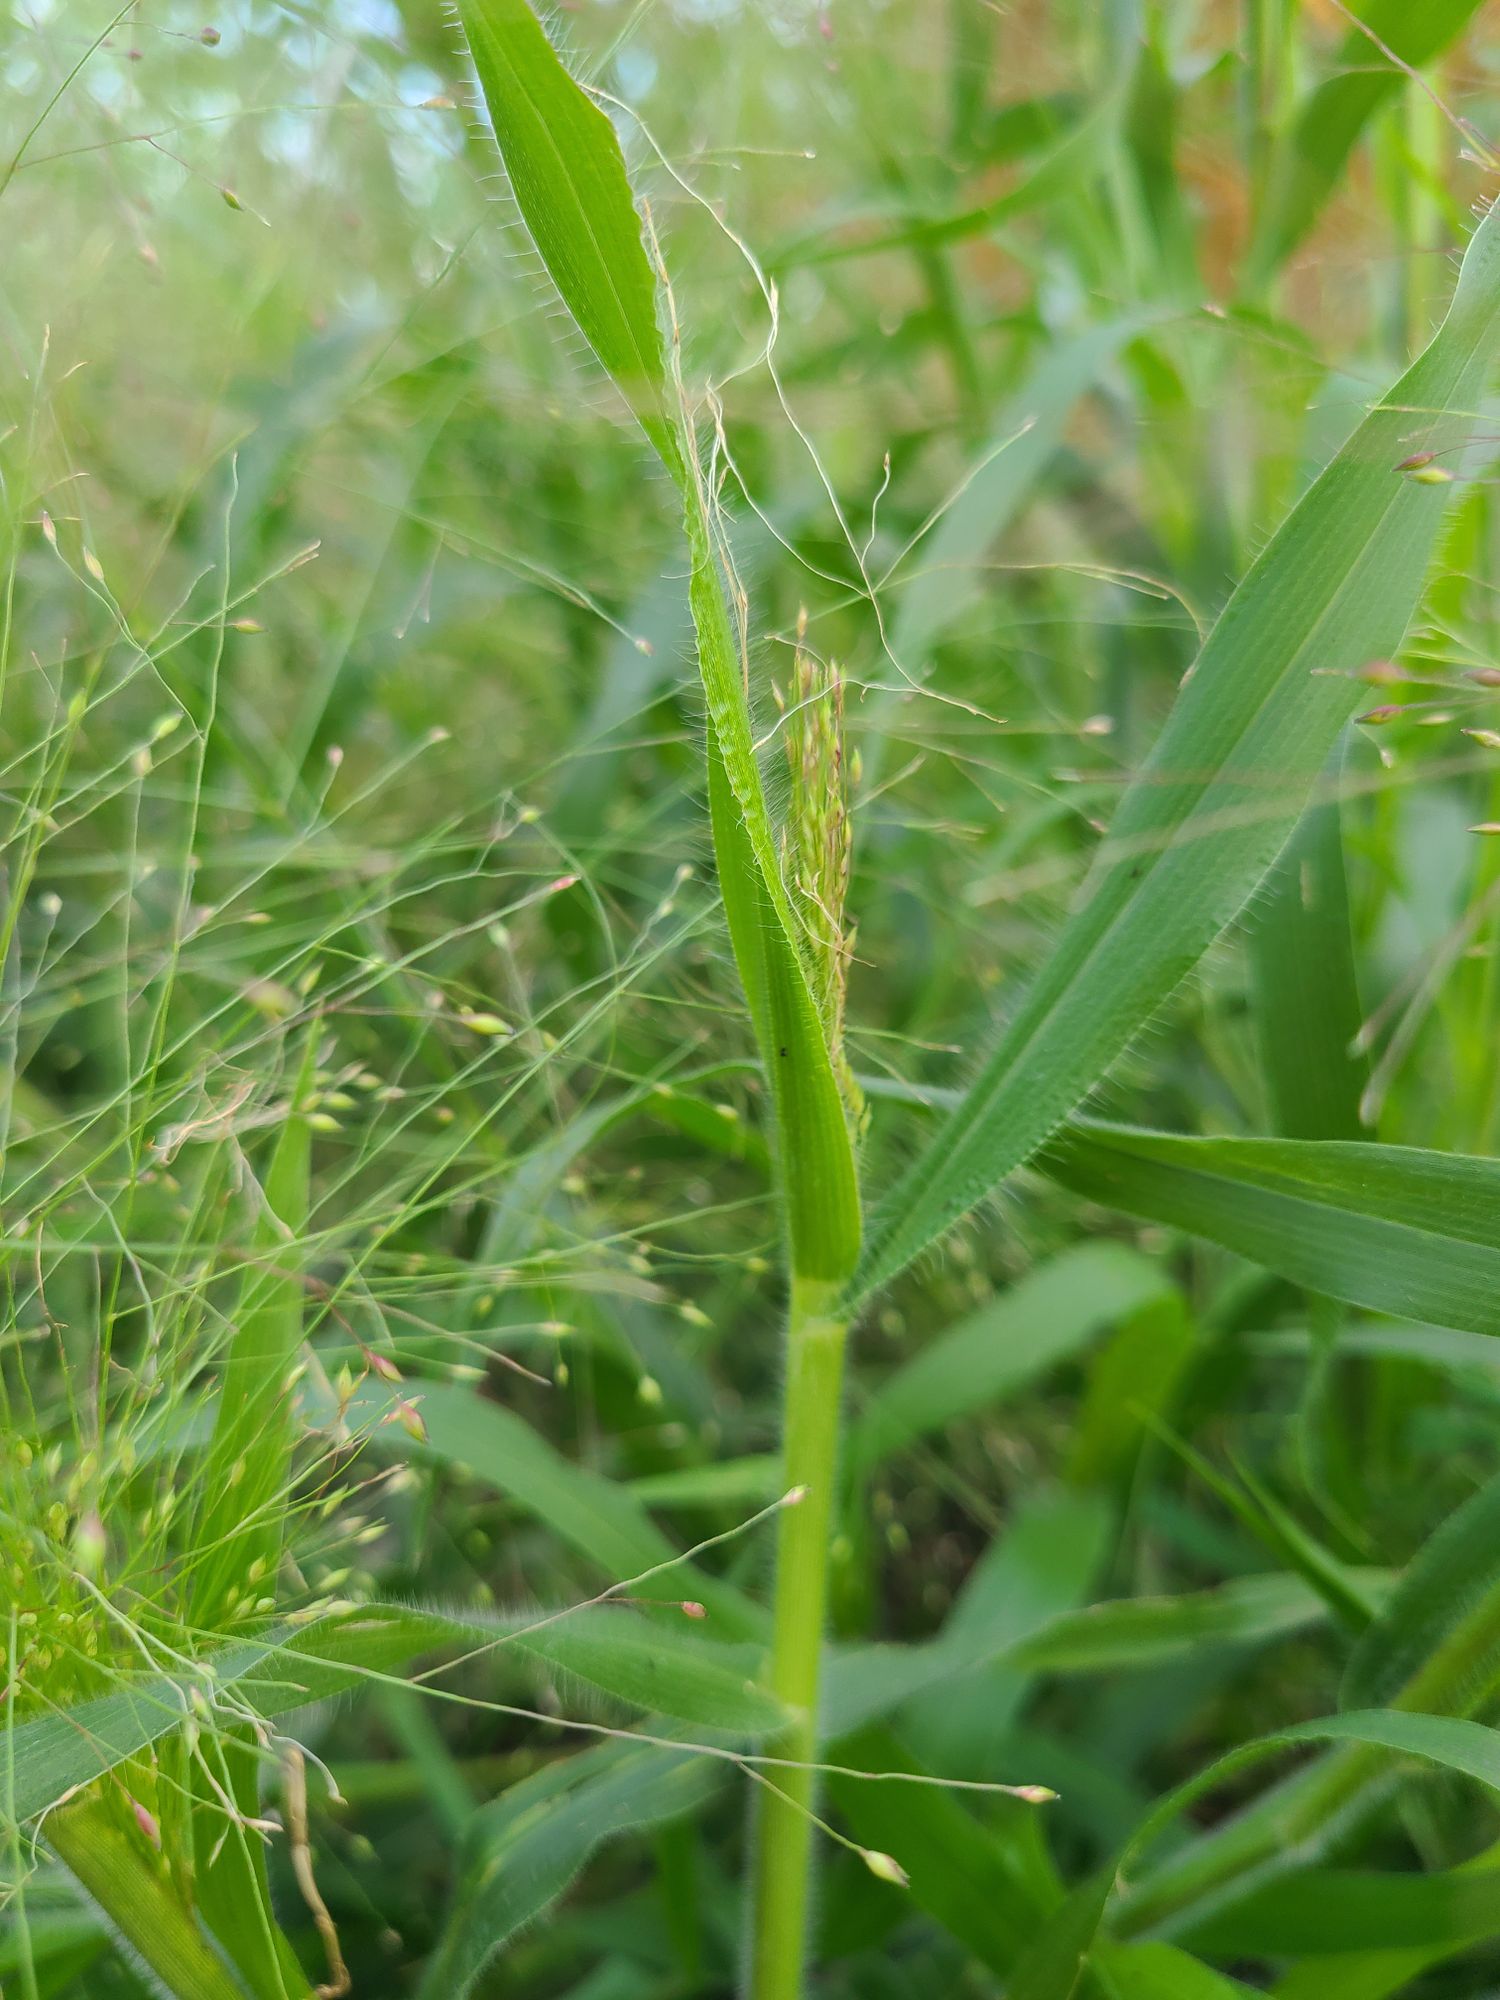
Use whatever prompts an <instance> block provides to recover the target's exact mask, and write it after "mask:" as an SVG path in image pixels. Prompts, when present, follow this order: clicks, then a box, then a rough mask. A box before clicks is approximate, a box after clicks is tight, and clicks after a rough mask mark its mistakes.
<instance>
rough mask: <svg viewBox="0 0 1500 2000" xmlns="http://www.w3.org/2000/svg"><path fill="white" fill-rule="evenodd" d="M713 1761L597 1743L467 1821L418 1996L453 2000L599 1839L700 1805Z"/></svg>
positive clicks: (716, 1779) (712, 1784) (709, 1789)
mask: <svg viewBox="0 0 1500 2000" xmlns="http://www.w3.org/2000/svg"><path fill="white" fill-rule="evenodd" d="M722 1768H723V1767H722V1766H721V1765H719V1764H717V1763H716V1762H714V1761H713V1760H711V1759H709V1758H705V1757H695V1756H693V1755H692V1754H691V1753H690V1752H677V1751H672V1750H660V1749H654V1748H649V1749H648V1748H645V1747H639V1748H637V1747H634V1746H627V1745H623V1744H619V1743H607V1744H603V1745H601V1746H600V1748H598V1749H597V1750H590V1751H587V1752H585V1753H584V1754H583V1755H582V1756H579V1757H569V1758H567V1759H566V1760H565V1761H564V1762H562V1763H559V1764H554V1765H552V1766H551V1767H550V1768H549V1769H547V1770H544V1771H539V1772H538V1773H537V1774H536V1776H535V1777H531V1778H526V1779H523V1780H522V1782H521V1783H520V1784H518V1785H512V1786H511V1788H510V1790H509V1791H508V1792H507V1793H506V1794H505V1796H504V1798H502V1799H500V1800H499V1801H498V1802H497V1803H496V1804H495V1805H493V1806H490V1807H487V1808H485V1809H484V1810H482V1811H481V1812H479V1813H477V1814H476V1815H475V1817H474V1820H473V1822H472V1824H471V1828H470V1833H469V1838H468V1842H467V1847H466V1853H465V1861H464V1872H463V1875H462V1877H461V1879H460V1882H459V1887H458V1893H457V1895H456V1897H455V1900H454V1906H453V1911H452V1914H451V1916H450V1918H449V1921H448V1924H447V1927H446V1929H445V1930H444V1932H443V1935H442V1937H441V1939H440V1941H439V1944H438V1947H437V1950H436V1951H435V1952H434V1953H433V1955H432V1957H431V1959H430V1960H429V1961H428V1967H427V1975H426V1978H425V1979H424V1981H423V1983H422V1985H421V1987H420V1989H419V2000H462V1996H463V1995H465V1994H468V1993H470V1992H472V1991H473V1990H474V1986H475V1982H476V1981H477V1980H478V1979H479V1978H480V1976H481V1974H482V1973H483V1971H484V1969H485V1967H486V1966H487V1965H488V1964H489V1962H490V1960H491V1959H492V1958H493V1957H494V1955H495V1953H496V1952H497V1951H499V1950H500V1949H501V1948H502V1946H503V1945H504V1944H505V1943H506V1942H507V1940H508V1939H510V1938H511V1937H513V1936H514V1935H515V1933H516V1932H517V1931H518V1930H519V1929H520V1928H521V1927H522V1926H523V1925H524V1924H529V1923H533V1922H535V1920H536V1919H537V1918H538V1917H539V1916H541V1915H542V1914H543V1912H544V1911H545V1910H547V1909H548V1908H549V1907H550V1906H551V1905H552V1904H553V1903H555V1902H556V1900H557V1899H558V1897H559V1896H561V1895H562V1894H563V1893H564V1891H565V1890H566V1889H567V1888H568V1886H569V1884H570V1883H571V1882H572V1881H573V1879H574V1877H575V1876H576V1875H577V1874H578V1873H579V1871H580V1869H582V1867H583V1866H584V1864H585V1862H586V1861H587V1860H588V1858H589V1856H590V1855H591V1854H593V1853H594V1851H595V1849H596V1848H598V1847H600V1846H601V1845H602V1844H603V1843H604V1842H605V1841H606V1840H611V1839H616V1838H618V1837H619V1836H620V1835H621V1834H624V1833H629V1832H632V1831H635V1830H639V1829H643V1828H647V1827H656V1826H662V1825H665V1824H667V1823H668V1822H669V1821H671V1820H674V1819H677V1818H679V1817H681V1815H682V1814H684V1813H687V1812H692V1811H694V1810H696V1809H697V1808H699V1807H701V1806H702V1805H704V1804H705V1803H706V1802H707V1801H708V1800H709V1799H710V1798H711V1797H712V1795H713V1793H714V1792H715V1790H716V1789H717V1787H718V1785H719V1783H720V1782H721V1778H722Z"/></svg>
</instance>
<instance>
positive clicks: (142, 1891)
mask: <svg viewBox="0 0 1500 2000" xmlns="http://www.w3.org/2000/svg"><path fill="white" fill-rule="evenodd" d="M47 1840H48V1844H49V1845H50V1846H51V1848H52V1849H53V1851H54V1853H56V1854H57V1855H58V1856H59V1857H60V1859H61V1860H62V1862H63V1863H64V1865H65V1866H66V1868H67V1869H68V1871H69V1873H70V1874H71V1875H72V1876H73V1877H74V1878H75V1880H76V1881H77V1882H78V1883H79V1884H80V1886H81V1887H82V1888H83V1889H84V1891H85V1892H86V1893H87V1895H88V1896H89V1898H90V1899H91V1901H93V1902H94V1903H95V1904H97V1905H98V1907H99V1909H100V1910H102V1911H103V1912H104V1915H105V1916H106V1918H107V1919H108V1921H109V1923H110V1924H111V1925H112V1927H113V1928H114V1929H115V1930H116V1931H117V1932H118V1933H119V1935H120V1936H121V1937H122V1938H124V1939H125V1941H126V1943H127V1944H128V1945H129V1946H130V1947H131V1949H132V1950H133V1951H135V1952H136V1953H138V1954H139V1956H140V1958H141V1960H142V1962H143V1963H144V1964H145V1965H147V1966H148V1967H149V1968H150V1970H151V1972H152V1974H153V1975H154V1977H155V1979H156V1980H157V1981H159V1982H160V1990H161V1991H162V1992H164V1993H169V1994H171V1995H172V2000H245V1993H244V1989H243V1987H241V1986H240V1984H239V1982H238V1981H237V1980H236V1979H234V1978H233V1977H232V1976H231V1974H230V1972H229V1970H228V1968H227V1967H226V1966H225V1964H224V1962H223V1960H222V1959H220V1958H219V1956H218V1954H217V1953H216V1952H215V1951H214V1949H213V1947H212V1945H211V1944H210V1943H209V1942H208V1940H207V1938H206V1937H205V1936H204V1935H203V1932H202V1931H201V1930H200V1929H199V1927H198V1925H197V1923H196V1922H195V1921H194V1918H193V1915H192V1912H191V1911H190V1910H189V1909H188V1908H187V1907H186V1906H185V1905H184V1904H183V1902H182V1900H181V1899H180V1897H178V1896H177V1895H176V1894H175V1892H174V1891H173V1889H172V1886H171V1884H170V1883H169V1882H168V1880H167V1879H166V1875H165V1871H164V1869H163V1868H162V1866H161V1864H160V1862H159V1861H158V1859H157V1857H156V1856H155V1855H154V1854H153V1853H152V1852H151V1850H150V1849H149V1848H148V1847H147V1845H146V1838H145V1835H144V1834H142V1833H140V1832H139V1831H138V1830H136V1829H135V1828H134V1827H133V1825H132V1824H127V1821H126V1817H125V1808H124V1807H123V1802H122V1803H119V1804H117V1803H116V1802H115V1801H113V1800H99V1799H87V1800H81V1801H80V1802H78V1803H77V1804H75V1805H71V1806H67V1807H64V1809H63V1810H62V1811H61V1812H58V1813H54V1814H53V1815H52V1817H51V1818H50V1819H49V1820H48V1822H47ZM307 1990H308V1989H307V1987H306V1985H305V1983H304V1985H303V1987H302V1989H301V1991H302V1992H306V1991H307Z"/></svg>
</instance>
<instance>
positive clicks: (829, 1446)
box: [749, 1280, 847, 2000]
mask: <svg viewBox="0 0 1500 2000" xmlns="http://www.w3.org/2000/svg"><path fill="white" fill-rule="evenodd" d="M836 1291H837V1287H835V1286H831V1285H822V1284H816V1283H810V1282H807V1281H805V1280H794V1281H793V1284H792V1300H791V1311H790V1314H789V1317H788V1324H787V1376H786V1396H785V1402H784V1406H783V1438H784V1445H783V1467H784V1470H785V1474H786V1478H787V1480H788V1483H789V1485H790V1487H791V1488H792V1490H793V1491H798V1490H799V1489H800V1493H801V1497H800V1499H799V1500H798V1502H797V1504H796V1505H795V1506H789V1507H784V1508H783V1509H782V1511H781V1518H780V1528H779V1533H778V1536H777V1544H776V1595H775V1604H774V1609H773V1626H772V1641H771V1671H770V1682H771V1690H772V1692H773V1693H774V1694H775V1695H777V1696H778V1697H779V1698H780V1699H781V1700H782V1701H783V1702H784V1703H785V1704H786V1706H787V1707H788V1708H789V1709H790V1710H791V1711H792V1714H793V1716H794V1718H795V1719H794V1721H793V1722H792V1724H791V1727H790V1728H789V1729H788V1730H787V1731H786V1732H785V1734H784V1735H783V1736H782V1738H781V1740H780V1742H779V1743H778V1744H777V1746H776V1751H775V1754H776V1755H777V1756H780V1757H785V1758H788V1759H790V1760H792V1761H793V1762H794V1763H795V1764H796V1765H800V1766H802V1767H804V1768H801V1769H791V1770H783V1771H778V1773H777V1776H776V1782H775V1784H774V1786H767V1787H766V1788H765V1789H764V1791H763V1793H762V1797H761V1803H760V1808H759V1812H758V1814H757V1819H756V1831H755V1856H754V1882H753V1896H754V1903H753V1917H752V1925H751V1945H750V1969H749V1990H750V1994H751V1996H752V2000H797V1996H798V1995H799V1994H800V1993H801V1991H802V1969H803V1962H804V1957H805V1949H806V1937H807V1912H808V1903H809V1899H810V1888H811V1878H812V1836H813V1821H812V1818H811V1814H812V1812H813V1810H814V1807H815V1800H816V1778H815V1776H814V1774H813V1772H812V1771H811V1769H809V1768H806V1767H808V1766H810V1765H811V1764H812V1763H813V1762H814V1761H815V1759H816V1757H817V1751H818V1695H819V1678H820V1665H821V1659H822V1650H823V1625H824V1619H825V1615H826V1610H827V1602H828V1538H829V1534H830V1532H831V1530H832V1524H833V1499H834V1490H835V1488H834V1481H835V1478H836V1476H837V1469H838V1449H839V1428H840V1424H839V1417H840V1406H841V1402H842V1395H843V1376H844V1341H845V1335H846V1332H847V1322H846V1321H844V1320H843V1319H840V1318H837V1317H835V1316H833V1315H832V1314H831V1313H830V1312H829V1310H828V1308H829V1307H830V1306H831V1305H832V1304H833V1303H834V1298H835V1295H836Z"/></svg>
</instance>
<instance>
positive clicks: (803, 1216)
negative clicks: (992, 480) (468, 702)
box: [459, 0, 860, 1286]
mask: <svg viewBox="0 0 1500 2000" xmlns="http://www.w3.org/2000/svg"><path fill="white" fill-rule="evenodd" d="M459 16H460V19H461V20H462V22H463V25H464V29H465V32H466V34H467V36H468V39H469V47H470V51H471V53H472V55H473V58H474V64H475V68H476V70H477V72H478V75H479V81H480V85H481V88H482V90H483V92H484V97H485V101H486V103H487V104H488V106H489V110H490V116H491V119H492V122H493V124H494V130H495V138H496V140H497V142H498V144H499V147H500V154H501V158H502V160H503V161H504V164H505V169H506V172H507V173H508V175H509V176H510V182H511V187H512V190H513V192H514V194H515V197H516V203H517V206H518V207H519V208H520V211H521V214H522V217H523V219H524V220H525V223H526V226H527V228H528V229H529V230H530V232H531V236H532V239H533V241H534V242H535V244H536V247H537V249H538V251H539V252H540V253H541V257H542V262H543V264H544V265H545V266H546V269H547V274H548V276H549V277H550V278H551V280H552V282H553V284H554V285H555V286H556V288H557V291H558V293H559V295H560V296H561V298H562V301H563V303H564V305H566V307H567V308H568V310H569V312H570V313H571V314H572V316H573V318H574V319H575V320H576V321H577V323H578V325H579V327H580V328H581V329H582V331H583V333H584V335H585V336H586V338H587V339H588V342H589V344H590V346H591V347H592V348H593V350H594V352H595V354H596V355H597V356H598V357H599V360H600V361H601V362H602V363H603V365H604V367H605V368H606V369H607V370H608V371H609V373H610V374H611V375H612V376H613V377H614V379H615V381H616V382H617V383H618V385H619V387H620V388H621V390H622V392H623V393H624V395H625V397H626V399H627V401H628V402H629V404H630V407H631V409H632V410H633V411H634V413H635V415H636V417H637V419H638V420H639V422H640V424H641V427H642V429H643V430H644V431H645V432H646V435H647V437H648V438H649V439H650V440H651V442H652V444H653V445H654V446H655V448H656V450H657V452H658V453H659V454H660V456H661V459H662V461H663V463H664V464H665V465H666V467H667V470H668V471H669V472H670V473H671V475H672V478H673V480H674V482H675V483H676V485H677V487H678V488H679V490H680V492H681V495H682V501H683V509H684V532H685V534H686V537H687V542H688V549H689V554H690V557H691V563H692V572H691V578H690V582H689V600H690V605H691V610H692V617H693V625H694V629H695V631H696V633H697V639H698V665H699V671H700V675H701V677H702V681H703V690H704V695H705V698H706V702H707V707H708V716H709V736H708V791H709V812H710V819H711V822H712V826H713V836H714V852H715V857H716V860H717V862H718V870H719V880H720V884H721V887H722V890H723V896H724V909H725V915H726V917H727V919H728V923H729V932H730V938H731V941H732V943H733V946H734V954H735V960H736V963H737V965H738V967H739V973H740V978H741V981H742V982H743V984H744V988H745V993H746V998H747V1000H748V1002H749V1007H750V1013H751V1017H752V1020H753V1022H754V1026H755V1030H756V1036H757V1039H758V1041H759V1043H760V1049H761V1055H762V1058H763V1060H764V1063H765V1068H766V1073H767V1076H768V1078H769V1080H770V1085H771V1092H772V1099H773V1102H774V1105H775V1109H776V1121H777V1125H778V1128H779V1138H780V1155H779V1164H780V1170H781V1178H782V1183H783V1188H784V1193H785V1209H786V1219H787V1232H788V1237H789V1241H790V1249H791V1261H792V1270H793V1273H794V1275H795V1276H796V1277H798V1278H802V1279H806V1280H809V1281H811V1282H814V1283H819V1284H824V1285H834V1286H837V1285H841V1284H842V1283H844V1281H845V1280H846V1279H847V1278H848V1276H849V1274H850V1272H851V1271H852V1270H853V1268H854V1264H855V1261H856V1259H857V1257H858V1254H859V1243H860V1212H859V1193H858V1186H857V1182H856V1177H855V1169H854V1155H853V1146H852V1141H851V1138H850V1134H849V1130H848V1127H847V1123H846V1120H845V1116H844V1107H843V1101H842V1098H841V1096H840V1094H839V1089H838V1084H837V1081H836V1079H835V1076H834V1071H833V1065H832V1062H831V1060H830V1056H829V1043H828V1027H827V1024H826V1023H825V1022H823V1021H822V1019H821V1018H820V1015H819V1010H818V1006H817V1003H816V1001H815V999H814V997H813V990H812V987H811V984H810V982H809V978H808V972H807V967H806V965H805V963H804V960H803V938H804V932H805V926H804V924H803V923H802V921H801V920H800V918H799V917H798V914H797V912H796V911H795V910H794V908H793V906H792V903H791V900H790V898H789V896H788V894H787V891H786V888H785V886H784V884H783V882H782V878H781V869H780V863H779V859H778V855H777V846H776V839H775V835H774V831H773V829H772V824H771V817H770V814H769V812H768V811H767V808H766V800H765V793H764V790H763V787H762V784H761V776H760V768H759V765H758V763H757V761H756V755H755V746H754V739H753V735H752V732H751V727H750V710H749V703H748V700H747V697H746V692H745V683H744V679H743V662H742V659H741V653H740V646H739V643H738V641H737V638H736V634H735V628H734V625H733V623H732V621H731V619H730V614H729V607H728V604H727V602H726V599H725V585H726V579H725V573H724V564H723V561H722V555H721V547H720V542H719V538H718V530H717V526H716V515H715V510H714V507H713V505H712V502H711V499H710V496H709V494H708V493H707V491H706V489H705V487H704V483H703V478H702V473H701V470H700V467H699V464H698V451H697V441H696V438H695V436H694V434H693V427H692V423H691V420H690V418H689V417H688V415H687V413H686V410H685V407H684V405H683V401H682V398H681V395H680V392H679V390H678V387H677V383H676V381H675V379H674V374H673V369H672V367H671V366H669V363H668V356H667V351H666V348H665V346H664V343H663V340H662V336H661V332H660V328H659V326H658V323H657V317H656V276H655V272H654V270H653V268H652V264H651V261H650V259H649V258H648V256H647V253H646V248H645V245H644V243H643V241H642V237H641V221H640V217H639V215H638V214H637V212H636V209H635V205H634V201H633V198H632V195H631V189H630V183H629V180H628V178H627V176H626V172H625V163H624V158H623V156H622V154H621V151H620V145H619V141H618V139H617V138H616V136H615V131H614V127H613V126H612V125H611V124H610V121H609V119H608V117H607V116H606V115H605V113H604V112H603V110H601V109H600V107H599V106H597V105H596V104H594V103H593V102H592V101H591V100H590V99H589V98H588V97H587V96H586V95H585V93H584V92H583V91H582V90H581V89H580V88H579V86H578V84H577V83H575V82H574V80H573V78H572V77H571V76H570V75H569V74H568V71H567V70H566V68H565V67H564V65H563V63H562V62H561V60H560V59H559V57H558V55H557V53H556V51H555V50H554V49H553V47H552V44H551V43H550V42H549V41H548V39H547V36H546V35H545V33H544V32H543V30H542V28H541V25H540V23H539V22H538V21H537V18H536V16H535V15H534V14H533V13H532V11H531V8H530V7H529V6H528V5H527V4H526V0H461V4H460V7H459Z"/></svg>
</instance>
